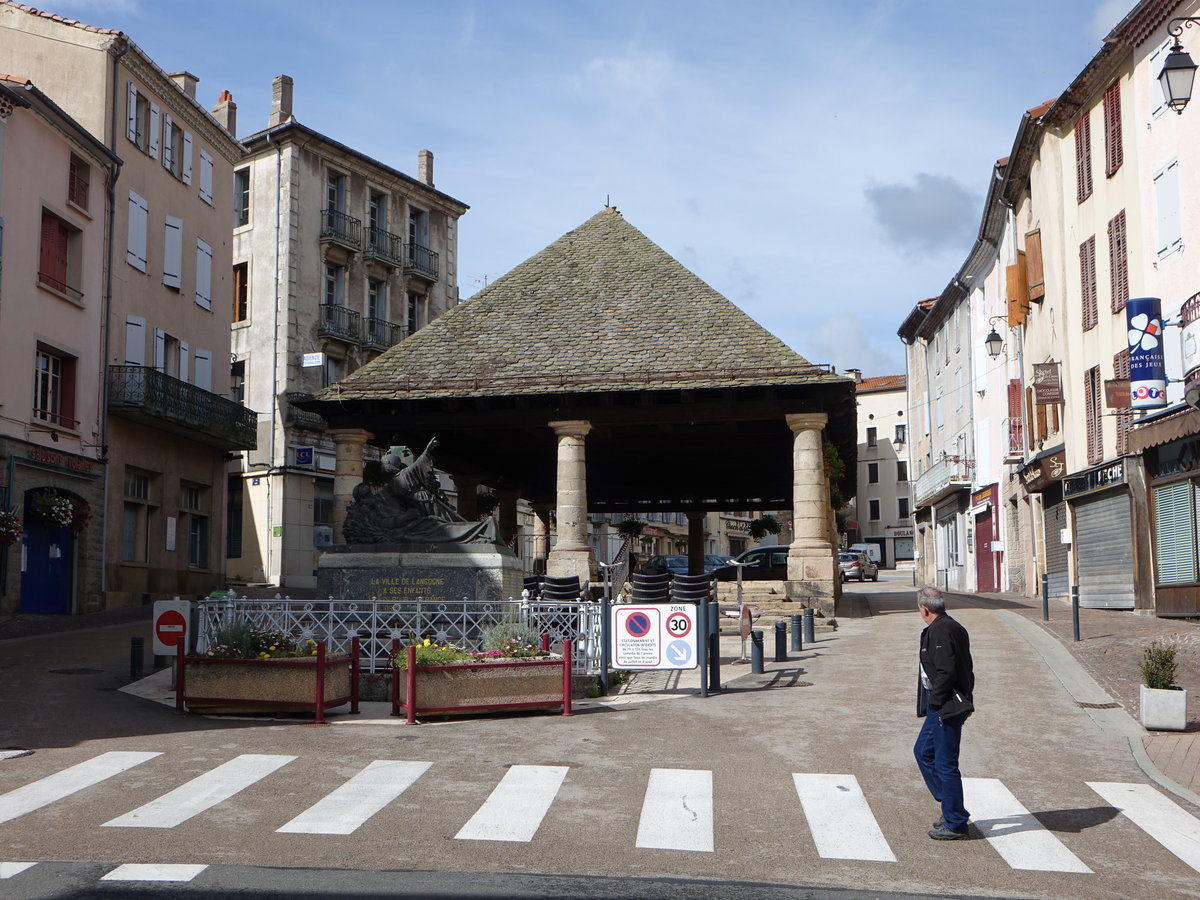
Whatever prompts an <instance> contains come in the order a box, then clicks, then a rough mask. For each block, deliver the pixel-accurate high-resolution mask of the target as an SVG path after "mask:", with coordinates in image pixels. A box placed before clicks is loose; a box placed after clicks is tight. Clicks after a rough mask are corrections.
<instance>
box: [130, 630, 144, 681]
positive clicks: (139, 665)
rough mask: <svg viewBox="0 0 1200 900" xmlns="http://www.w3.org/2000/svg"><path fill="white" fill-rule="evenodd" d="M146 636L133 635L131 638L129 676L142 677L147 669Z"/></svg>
mask: <svg viewBox="0 0 1200 900" xmlns="http://www.w3.org/2000/svg"><path fill="white" fill-rule="evenodd" d="M145 644H146V641H145V638H140V637H131V638H130V639H129V677H130V678H141V677H142V673H143V672H144V671H145V664H146V657H145V653H146V649H145Z"/></svg>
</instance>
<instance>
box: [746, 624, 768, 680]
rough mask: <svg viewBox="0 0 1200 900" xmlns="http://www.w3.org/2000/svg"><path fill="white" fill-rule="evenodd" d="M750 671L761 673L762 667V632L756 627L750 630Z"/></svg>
mask: <svg viewBox="0 0 1200 900" xmlns="http://www.w3.org/2000/svg"><path fill="white" fill-rule="evenodd" d="M750 671H751V672H753V673H754V674H755V675H761V674H762V673H763V672H765V671H767V670H766V669H764V668H763V633H762V632H761V631H758V630H757V629H756V630H754V631H751V632H750Z"/></svg>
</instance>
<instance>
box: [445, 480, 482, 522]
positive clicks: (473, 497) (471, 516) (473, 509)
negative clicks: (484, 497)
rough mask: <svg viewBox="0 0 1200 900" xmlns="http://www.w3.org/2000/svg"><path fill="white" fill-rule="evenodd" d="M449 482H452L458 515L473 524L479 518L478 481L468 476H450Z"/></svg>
mask: <svg viewBox="0 0 1200 900" xmlns="http://www.w3.org/2000/svg"><path fill="white" fill-rule="evenodd" d="M450 480H451V481H453V482H454V491H455V494H456V495H457V496H456V497H455V500H454V503H455V507H456V508H457V509H458V514H459V515H460V516H462V517H463V518H464V519H467V520H468V521H471V522H474V521H475V520H476V519H478V518H479V479H478V478H472V477H471V476H470V475H451V476H450Z"/></svg>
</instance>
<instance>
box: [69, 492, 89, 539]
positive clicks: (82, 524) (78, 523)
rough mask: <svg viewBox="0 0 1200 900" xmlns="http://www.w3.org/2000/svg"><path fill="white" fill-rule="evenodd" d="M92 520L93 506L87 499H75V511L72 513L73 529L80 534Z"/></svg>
mask: <svg viewBox="0 0 1200 900" xmlns="http://www.w3.org/2000/svg"><path fill="white" fill-rule="evenodd" d="M91 521H92V507H91V504H90V503H88V502H87V501H86V500H76V501H75V512H74V513H72V515H71V530H72V531H73V532H75V534H79V533H80V532H82V531H83V530H84V529H86V528H87V527H88V525H89V523H91Z"/></svg>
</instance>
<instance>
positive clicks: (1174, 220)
mask: <svg viewBox="0 0 1200 900" xmlns="http://www.w3.org/2000/svg"><path fill="white" fill-rule="evenodd" d="M1154 196H1155V199H1156V200H1157V201H1158V255H1159V256H1160V257H1161V256H1166V255H1167V254H1168V253H1170V252H1171V251H1172V250H1174V249H1175V248H1176V247H1178V246H1179V244H1180V243H1181V242H1182V237H1181V235H1180V231H1179V160H1173V161H1172V162H1170V163H1168V164H1167V166H1166V168H1164V169H1163V170H1162V171H1161V172H1159V173H1158V174H1157V175H1155V176H1154Z"/></svg>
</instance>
